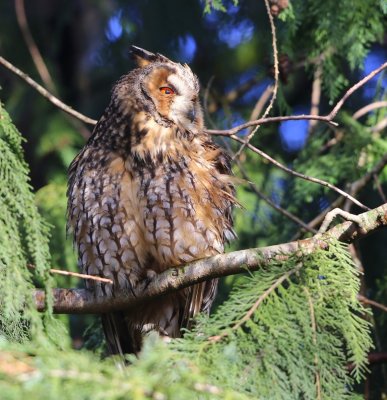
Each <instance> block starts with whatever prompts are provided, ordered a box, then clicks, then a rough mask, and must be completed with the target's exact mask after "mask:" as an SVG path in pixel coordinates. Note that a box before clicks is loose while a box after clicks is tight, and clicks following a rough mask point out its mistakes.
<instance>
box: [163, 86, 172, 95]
mask: <svg viewBox="0 0 387 400" xmlns="http://www.w3.org/2000/svg"><path fill="white" fill-rule="evenodd" d="M160 92H161V93H162V94H175V91H174V90H173V89H172V88H170V87H168V86H162V87H161V88H160Z"/></svg>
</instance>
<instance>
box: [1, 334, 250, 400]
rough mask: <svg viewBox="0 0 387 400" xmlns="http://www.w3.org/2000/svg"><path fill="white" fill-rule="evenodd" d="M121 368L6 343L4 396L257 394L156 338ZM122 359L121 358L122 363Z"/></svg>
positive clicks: (52, 399) (105, 399)
mask: <svg viewBox="0 0 387 400" xmlns="http://www.w3.org/2000/svg"><path fill="white" fill-rule="evenodd" d="M131 361H132V364H131V365H130V366H129V367H127V368H122V367H121V368H119V364H117V363H115V360H114V359H107V360H103V361H101V360H99V359H98V358H97V357H96V356H95V355H93V354H92V353H91V352H86V351H81V352H80V351H74V350H70V349H68V350H66V351H60V350H52V351H50V352H47V351H46V350H45V349H43V348H38V349H37V348H33V347H31V346H30V347H28V346H23V347H22V346H20V345H19V346H15V345H12V346H10V345H9V344H8V343H6V342H2V343H1V342H0V388H1V398H2V399H3V400H19V399H21V398H23V397H24V396H27V398H28V399H31V400H38V399H42V398H44V399H47V400H56V399H73V400H81V399H82V400H83V399H91V398H93V399H96V400H98V399H101V400H115V399H135V400H148V399H149V400H154V399H156V400H157V399H159V400H164V399H165V400H166V399H171V400H173V399H176V400H180V399H187V400H189V399H203V400H205V399H208V400H212V399H214V400H215V399H222V400H223V399H226V400H227V399H229V400H231V399H235V400H248V399H252V398H251V397H248V396H245V395H243V394H238V393H237V392H234V391H232V390H228V389H222V388H218V387H215V386H213V385H210V384H208V379H207V377H206V376H205V375H203V374H202V373H201V372H200V370H199V369H198V368H197V367H196V366H195V365H194V364H192V362H190V361H188V360H187V359H184V358H183V357H181V355H180V354H176V352H173V351H171V350H170V349H168V347H167V346H166V345H165V344H164V343H162V342H161V341H160V340H159V339H156V338H150V339H149V340H148V341H147V343H146V345H145V348H144V350H143V352H142V355H141V358H140V359H134V358H133V359H132V360H131ZM118 363H119V361H118Z"/></svg>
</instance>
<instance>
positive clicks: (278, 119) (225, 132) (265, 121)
mask: <svg viewBox="0 0 387 400" xmlns="http://www.w3.org/2000/svg"><path fill="white" fill-rule="evenodd" d="M386 68H387V62H386V63H384V64H382V65H381V66H380V67H378V68H376V69H375V70H374V71H372V72H371V73H369V74H368V75H367V76H366V77H365V78H363V79H362V80H360V81H359V82H357V83H356V84H355V85H353V86H352V87H350V88H349V89H348V90H347V91H346V92H345V94H344V96H343V97H342V98H341V99H340V100H339V101H338V102H337V104H336V106H335V107H334V108H333V109H332V111H331V112H330V113H329V114H328V115H304V114H302V115H292V116H287V117H270V118H260V119H257V120H255V121H249V122H246V123H244V124H242V125H238V126H236V127H235V128H232V129H224V130H218V129H207V130H205V132H207V133H208V134H210V135H221V136H234V135H235V134H236V133H238V132H239V131H241V130H243V129H245V128H248V127H250V126H254V125H263V124H268V123H270V122H281V121H291V120H300V119H303V120H317V121H322V122H326V123H327V124H329V125H332V126H338V124H337V123H336V122H334V121H333V118H335V117H336V115H337V113H338V112H339V111H340V109H341V107H342V106H343V105H344V102H345V101H346V100H347V99H348V97H349V96H351V95H352V94H353V93H354V92H355V91H356V90H358V89H360V88H361V87H362V86H363V85H365V84H366V83H367V82H368V81H369V80H371V79H372V78H373V77H374V76H375V75H377V74H379V73H380V72H381V71H383V70H384V69H386ZM233 139H235V137H233ZM244 143H246V142H244Z"/></svg>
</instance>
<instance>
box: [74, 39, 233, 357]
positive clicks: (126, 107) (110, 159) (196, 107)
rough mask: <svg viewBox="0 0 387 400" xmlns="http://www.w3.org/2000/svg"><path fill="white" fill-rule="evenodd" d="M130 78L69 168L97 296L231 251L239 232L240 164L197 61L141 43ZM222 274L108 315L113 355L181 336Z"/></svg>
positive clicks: (78, 241) (83, 258)
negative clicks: (209, 114) (150, 336)
mask: <svg viewBox="0 0 387 400" xmlns="http://www.w3.org/2000/svg"><path fill="white" fill-rule="evenodd" d="M131 53H132V56H133V58H134V60H135V61H136V63H137V65H138V68H136V69H134V70H132V71H131V72H130V73H128V74H127V75H124V76H123V77H121V78H120V79H119V80H118V82H117V83H116V84H115V86H114V87H113V90H112V95H111V100H110V103H109V105H108V107H107V108H106V110H105V112H104V114H103V115H102V117H101V118H100V120H99V121H98V123H97V125H96V126H95V128H94V131H93V134H92V136H91V137H90V139H89V141H88V142H87V144H86V145H85V147H84V148H83V149H82V150H81V152H80V153H79V154H78V156H77V157H76V158H75V159H74V161H73V162H72V164H71V166H70V169H69V186H68V225H69V229H70V230H71V231H72V232H73V235H74V242H75V245H76V247H77V250H78V257H79V267H80V268H81V270H82V271H83V273H86V274H89V275H96V276H100V277H105V278H109V279H111V280H112V281H113V284H110V283H101V282H98V281H90V280H89V281H87V282H88V283H87V286H88V288H89V289H90V290H92V291H93V292H94V295H95V296H111V295H114V292H115V291H119V290H131V288H133V287H135V286H136V284H137V283H138V282H139V281H141V280H144V279H151V278H152V277H153V276H154V275H155V274H158V273H160V272H162V271H164V270H166V269H167V268H169V267H172V266H178V265H182V264H184V263H187V262H189V261H192V260H195V259H199V258H203V257H208V256H212V255H215V254H219V253H222V252H223V251H224V244H225V242H227V241H228V240H230V239H232V238H233V237H234V232H233V229H232V217H231V211H232V206H233V205H234V204H235V198H234V186H233V183H232V182H233V179H232V177H231V176H230V174H231V172H230V160H229V157H228V155H227V154H226V153H224V152H223V150H222V149H221V148H220V147H219V146H217V145H216V144H215V143H214V142H213V141H212V140H211V138H210V137H209V136H208V135H207V134H206V133H205V132H204V131H203V114H202V110H201V107H200V102H199V82H198V79H197V77H196V76H195V75H194V74H193V73H192V71H191V69H190V68H189V67H188V65H181V64H178V63H175V62H173V61H171V60H169V59H168V58H166V57H164V56H162V55H161V54H153V53H150V52H148V51H146V50H143V49H140V48H138V47H135V46H132V48H131ZM216 287H217V280H211V281H207V282H203V283H199V284H196V285H194V286H192V287H190V288H186V289H183V290H181V291H179V292H176V293H173V294H168V295H165V296H164V297H162V298H159V299H157V300H153V301H149V302H146V303H144V304H142V305H139V306H136V307H135V308H132V309H128V310H125V311H122V312H114V313H110V314H104V315H103V316H102V323H103V327H104V332H105V336H106V340H107V344H108V348H109V350H110V352H111V353H128V352H131V353H137V352H138V351H139V350H140V348H141V343H142V337H143V335H144V334H145V333H146V332H149V331H150V330H156V331H157V332H159V333H160V335H165V336H170V337H178V336H179V335H180V332H181V328H184V327H187V326H189V323H190V320H191V319H192V317H194V316H195V315H196V314H197V313H199V312H209V309H210V307H211V304H212V302H213V300H214V296H215V293H216Z"/></svg>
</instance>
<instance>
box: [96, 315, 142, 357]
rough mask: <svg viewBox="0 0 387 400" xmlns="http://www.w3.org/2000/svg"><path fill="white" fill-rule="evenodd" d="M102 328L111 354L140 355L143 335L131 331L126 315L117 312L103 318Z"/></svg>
mask: <svg viewBox="0 0 387 400" xmlns="http://www.w3.org/2000/svg"><path fill="white" fill-rule="evenodd" d="M102 327H103V331H104V333H105V338H106V343H107V347H108V351H109V354H118V355H121V356H124V354H128V353H129V354H138V353H139V352H140V350H141V345H142V335H141V334H140V333H139V332H138V331H135V330H133V329H129V326H128V322H127V319H126V318H125V313H123V312H115V313H109V314H104V315H103V316H102Z"/></svg>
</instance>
